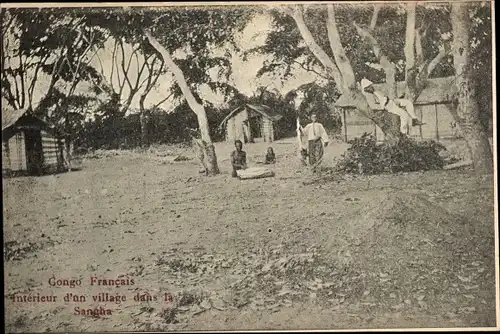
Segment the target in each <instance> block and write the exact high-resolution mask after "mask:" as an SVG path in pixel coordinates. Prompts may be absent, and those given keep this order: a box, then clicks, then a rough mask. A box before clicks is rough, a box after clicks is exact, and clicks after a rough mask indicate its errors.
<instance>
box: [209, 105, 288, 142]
mask: <svg viewBox="0 0 500 334" xmlns="http://www.w3.org/2000/svg"><path fill="white" fill-rule="evenodd" d="M282 118H283V116H282V115H279V114H277V113H276V112H274V111H273V110H271V108H269V107H268V106H265V105H258V106H257V105H252V104H245V105H242V106H239V107H238V108H236V109H234V110H233V111H231V112H230V113H229V115H227V116H226V117H225V118H224V120H223V121H222V122H221V124H220V125H219V128H221V127H224V126H225V130H226V136H225V138H226V141H229V142H234V141H235V140H237V139H239V140H241V141H242V142H244V143H253V142H255V139H260V140H262V141H264V142H272V141H274V140H275V139H277V137H278V136H277V127H276V122H277V121H279V120H280V119H282Z"/></svg>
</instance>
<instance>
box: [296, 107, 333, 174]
mask: <svg viewBox="0 0 500 334" xmlns="http://www.w3.org/2000/svg"><path fill="white" fill-rule="evenodd" d="M316 119H317V117H316V114H315V113H312V114H311V123H309V124H307V125H306V126H305V127H304V128H303V129H302V131H303V132H304V133H305V135H306V136H307V140H308V142H309V147H308V148H309V165H311V166H313V165H315V164H316V163H317V162H318V161H320V160H321V158H322V157H323V153H324V150H323V146H324V147H326V146H328V135H327V133H326V131H325V128H324V127H323V124H321V123H319V122H317V121H316Z"/></svg>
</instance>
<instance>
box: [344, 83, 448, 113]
mask: <svg viewBox="0 0 500 334" xmlns="http://www.w3.org/2000/svg"><path fill="white" fill-rule="evenodd" d="M453 80H454V77H444V78H433V79H428V81H427V86H426V87H425V89H424V90H423V91H422V93H420V95H419V97H418V98H417V100H416V101H415V102H414V105H416V106H418V105H420V106H422V105H431V104H446V103H450V102H451V99H450V96H451V91H452V88H453ZM373 87H374V88H375V90H378V91H380V92H387V91H388V88H387V84H385V83H380V84H373ZM405 88H406V83H405V82H404V81H400V82H398V83H397V84H396V94H397V95H398V96H402V95H404V91H405ZM367 99H368V104H370V107H372V109H374V110H379V109H380V105H379V104H378V103H376V102H375V98H374V97H373V95H372V94H367ZM335 106H336V107H343V108H349V107H350V108H354V107H355V106H354V103H353V101H352V100H351V97H350V96H348V95H342V96H340V97H339V99H338V100H337V101H336V102H335Z"/></svg>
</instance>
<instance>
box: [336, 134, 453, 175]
mask: <svg viewBox="0 0 500 334" xmlns="http://www.w3.org/2000/svg"><path fill="white" fill-rule="evenodd" d="M349 144H351V147H350V148H349V149H348V150H347V152H346V153H344V154H343V155H342V157H341V159H340V161H339V163H338V164H337V167H336V169H337V171H338V172H343V173H350V174H382V173H398V172H415V171H426V170H434V169H442V168H443V166H444V164H445V161H444V159H443V158H442V157H441V156H440V154H439V153H440V152H441V151H444V150H446V148H445V147H444V146H443V145H441V144H439V143H437V142H435V141H433V140H430V141H415V140H413V139H411V138H409V137H407V136H403V135H402V136H401V137H400V138H399V140H398V141H395V142H393V143H389V142H386V143H382V144H377V140H376V138H375V137H374V136H373V135H371V134H368V133H365V134H363V135H362V136H361V137H360V138H355V139H354V140H351V141H350V142H349Z"/></svg>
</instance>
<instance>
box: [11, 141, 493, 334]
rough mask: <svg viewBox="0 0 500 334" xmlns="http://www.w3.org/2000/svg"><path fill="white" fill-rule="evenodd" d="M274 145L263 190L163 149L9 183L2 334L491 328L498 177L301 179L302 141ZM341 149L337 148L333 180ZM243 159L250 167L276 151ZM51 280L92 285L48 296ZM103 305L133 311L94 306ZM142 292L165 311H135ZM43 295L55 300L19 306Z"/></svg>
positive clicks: (149, 307)
mask: <svg viewBox="0 0 500 334" xmlns="http://www.w3.org/2000/svg"><path fill="white" fill-rule="evenodd" d="M273 146H274V149H275V151H276V153H277V156H278V163H277V164H276V165H275V166H273V167H272V168H273V169H274V171H275V173H276V176H275V177H273V178H266V179H260V180H245V181H240V180H237V179H234V178H231V176H230V164H229V161H228V159H227V157H228V156H229V152H230V150H231V149H232V147H230V146H228V145H224V144H219V145H218V146H217V153H218V157H219V164H220V168H221V172H222V173H221V174H220V175H218V176H215V177H203V176H201V175H200V174H199V173H198V170H199V164H198V163H197V161H196V160H190V161H181V162H174V163H168V162H166V161H167V160H168V159H167V158H166V157H159V155H166V154H173V153H181V154H183V155H185V156H187V157H193V152H192V151H191V150H189V149H185V150H181V149H175V150H174V149H171V148H156V149H152V150H151V151H150V152H148V153H134V152H120V153H119V154H117V155H113V154H111V153H107V154H106V155H107V156H104V157H101V158H100V159H87V160H84V161H83V166H82V169H81V170H78V171H73V172H71V173H64V174H59V175H50V176H43V177H21V178H12V179H5V180H4V218H5V219H4V244H5V246H4V252H6V256H7V259H6V262H5V282H6V286H5V295H6V297H5V306H6V330H7V331H11V332H25V331H36V332H42V331H111V330H113V331H123V330H217V329H219V330H231V329H326V328H408V327H470V326H474V327H475V326H480V327H486V326H495V271H494V229H493V228H494V227H493V226H494V225H493V187H492V185H493V179H492V177H486V178H483V179H480V180H478V179H477V178H475V177H473V175H472V173H471V172H470V171H468V170H462V171H457V170H455V171H435V172H426V173H409V174H400V175H385V176H372V177H355V178H348V177H343V178H338V177H332V176H318V175H313V174H312V173H311V172H310V171H308V170H307V169H301V168H299V167H297V166H298V164H297V159H296V157H295V156H294V149H295V147H294V142H293V140H289V141H281V142H276V143H274V144H273ZM345 148H346V145H345V144H341V143H333V144H332V145H330V146H329V147H328V148H327V153H326V159H325V161H324V165H326V166H328V165H331V164H333V163H334V161H335V158H336V157H339V156H340V154H342V152H343V151H344V150H345ZM244 149H245V150H246V151H247V152H248V155H249V160H250V164H255V163H256V162H257V161H259V160H262V159H263V156H264V154H265V149H266V145H265V143H258V144H250V145H246V146H245V148H244ZM53 276H54V277H56V278H57V279H75V280H78V279H80V280H81V282H82V283H81V286H75V287H73V288H71V287H68V286H55V287H53V286H50V285H49V283H48V281H49V279H50V278H51V277H53ZM91 276H95V277H97V278H100V279H103V278H106V279H116V278H122V279H127V278H128V279H129V282H130V279H134V283H135V284H134V285H128V286H120V287H110V286H90V284H89V277H91ZM99 292H107V293H109V294H111V295H113V296H115V295H116V294H120V295H125V296H126V298H127V300H126V301H123V302H121V303H119V304H117V303H116V302H115V303H114V302H94V301H93V300H92V297H91V296H92V295H96V294H98V293H99ZM146 292H147V293H149V294H150V295H151V296H157V297H158V298H159V300H157V301H151V302H138V301H134V299H133V298H134V296H135V295H136V294H138V293H139V294H145V293H146ZM38 293H39V294H40V295H55V296H58V300H57V302H54V303H47V302H45V303H36V302H31V303H30V302H17V301H13V298H15V296H22V295H28V294H31V295H36V294H38ZM66 293H72V294H73V295H75V294H76V295H85V296H86V297H87V299H86V301H85V302H81V303H76V302H65V301H64V300H63V299H62V298H63V297H64V296H65V294H66ZM165 294H167V296H171V297H172V298H171V300H170V299H169V301H167V302H165V301H164V297H165ZM75 306H79V307H80V308H84V309H87V308H92V309H93V308H95V307H99V306H102V307H103V308H105V309H110V310H111V312H112V315H102V316H99V317H97V316H84V315H75V312H74V307H75Z"/></svg>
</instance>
